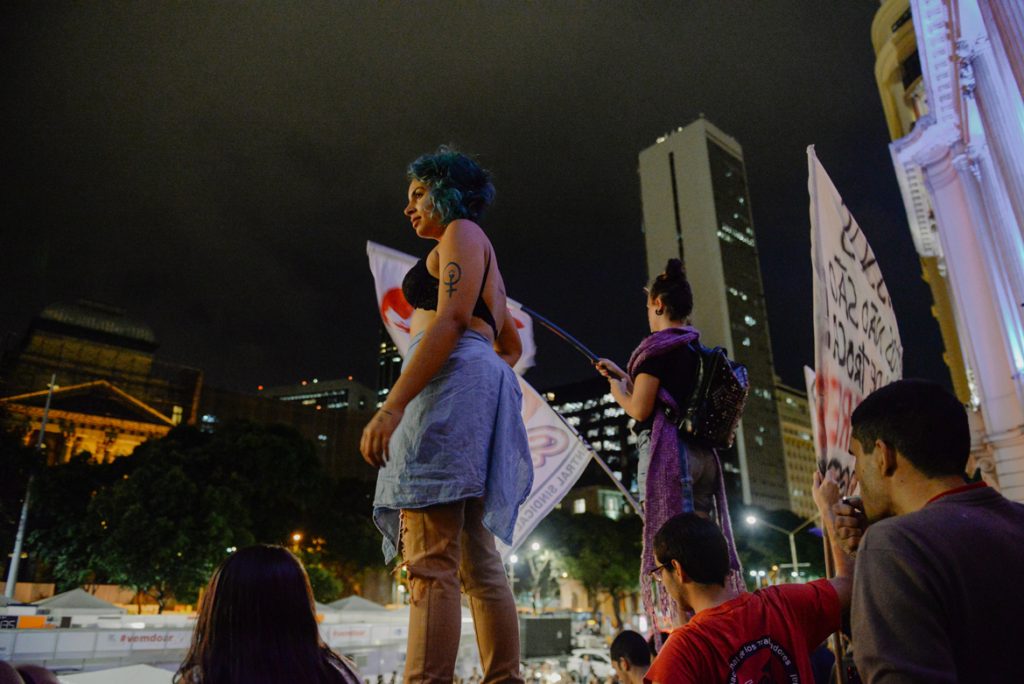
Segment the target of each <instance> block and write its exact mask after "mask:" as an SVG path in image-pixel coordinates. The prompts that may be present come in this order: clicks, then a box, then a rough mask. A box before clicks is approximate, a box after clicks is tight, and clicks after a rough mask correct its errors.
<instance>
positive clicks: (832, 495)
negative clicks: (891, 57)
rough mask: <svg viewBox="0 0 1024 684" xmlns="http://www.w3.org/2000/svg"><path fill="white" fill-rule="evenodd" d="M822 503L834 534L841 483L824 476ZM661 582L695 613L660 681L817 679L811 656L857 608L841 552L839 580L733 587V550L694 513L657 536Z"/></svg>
mask: <svg viewBox="0 0 1024 684" xmlns="http://www.w3.org/2000/svg"><path fill="white" fill-rule="evenodd" d="M814 498H815V503H817V504H818V508H819V510H821V511H823V512H824V513H825V515H824V516H823V518H824V519H825V526H826V528H829V529H831V525H832V524H831V519H830V517H831V516H829V515H828V513H829V509H830V507H831V505H832V504H833V503H835V502H836V501H837V500H838V498H839V488H838V487H837V486H836V485H835V483H834V482H831V481H826V482H824V483H822V481H821V477H820V475H816V477H815V484H814ZM654 553H655V556H656V558H657V560H658V564H659V565H658V567H657V568H656V569H655V570H654V572H655V579H657V580H658V581H660V582H662V584H663V585H664V587H665V590H666V591H667V592H668V594H669V595H670V596H671V597H672V598H673V599H674V600H675V602H676V604H677V605H678V608H679V611H680V613H682V612H683V611H684V610H689V611H693V612H694V613H695V615H694V616H693V617H692V618H691V619H690V620H689V622H687V623H686V624H685V625H683V626H682V627H678V628H676V629H675V630H673V632H672V634H671V635H670V636H669V638H668V641H666V642H665V645H664V646H663V647H662V649H661V651H659V653H658V657H657V658H655V659H654V663H653V664H652V665H651V668H650V670H648V671H647V676H646V681H648V682H656V683H658V684H710V683H711V682H729V681H733V682H786V683H787V684H810V683H812V682H814V674H813V670H812V667H811V661H810V653H811V651H813V650H814V649H815V648H816V647H818V646H819V645H820V644H821V643H822V642H823V641H824V640H825V639H826V637H828V635H829V634H831V633H833V632H836V631H838V630H839V628H840V624H841V616H842V613H843V611H845V610H846V609H847V608H848V607H849V605H850V591H851V585H852V573H853V559H851V558H850V557H849V556H847V555H846V554H845V553H843V552H842V551H841V550H838V549H837V551H836V554H835V555H836V576H835V577H833V578H832V579H829V580H824V579H822V580H816V581H814V582H808V583H807V584H780V585H778V586H773V587H767V588H765V589H759V590H757V591H754V592H750V593H748V592H744V593H737V592H736V591H735V590H734V589H732V588H730V587H729V585H728V583H727V582H726V578H727V577H728V575H729V571H730V569H729V552H728V550H727V549H726V542H725V538H724V537H723V536H722V532H721V530H719V529H718V527H717V526H716V525H715V524H714V523H712V522H711V521H709V520H706V519H704V518H701V517H699V516H698V515H696V514H694V513H683V514H681V515H677V516H675V517H674V518H672V519H671V520H669V521H668V522H667V523H665V525H664V526H663V527H662V528H661V530H659V531H658V534H657V535H656V536H655V538H654Z"/></svg>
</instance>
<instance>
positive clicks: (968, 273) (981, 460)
mask: <svg viewBox="0 0 1024 684" xmlns="http://www.w3.org/2000/svg"><path fill="white" fill-rule="evenodd" d="M901 5H902V7H900V6H901ZM903 8H906V10H903ZM908 12H909V15H908ZM908 17H910V18H912V21H913V34H914V35H913V38H914V39H915V40H916V55H913V54H906V53H907V52H908V50H912V49H913V47H914V46H913V45H910V46H909V48H908V46H907V44H906V41H904V40H901V39H900V38H899V37H898V36H897V34H898V33H899V32H900V30H902V31H903V33H904V34H905V33H906V32H907V29H906V27H905V24H906V23H907V22H908ZM887 28H891V34H892V36H895V38H892V39H891V42H892V43H893V45H899V44H900V43H902V46H901V47H900V51H902V52H903V53H904V54H905V56H906V59H904V60H903V61H901V62H900V66H901V68H902V69H903V76H904V78H903V83H902V84H900V85H902V86H903V87H905V91H903V92H901V93H900V95H901V96H902V98H903V103H904V104H905V105H906V107H907V111H909V112H910V113H909V114H906V113H905V114H904V117H905V118H908V117H909V119H912V120H908V121H907V122H904V123H905V124H907V125H906V126H905V130H908V131H909V132H908V133H907V134H906V135H904V136H903V137H900V138H898V139H896V140H894V141H893V142H892V144H891V145H890V149H891V152H892V158H893V163H894V165H895V168H896V175H897V178H898V180H899V184H900V188H901V190H902V193H903V200H904V204H905V205H906V208H907V217H908V220H909V222H910V227H911V231H912V232H913V234H914V242H915V245H916V246H917V249H918V252H919V253H920V254H921V256H922V257H923V258H925V257H928V258H934V259H936V260H937V263H938V264H939V271H940V272H941V273H942V275H943V277H944V278H945V280H946V287H948V291H949V295H950V302H951V304H952V307H951V308H952V313H953V317H954V318H955V330H956V334H957V336H958V338H959V346H960V348H961V352H962V355H963V362H964V366H965V368H966V375H967V382H968V386H969V399H970V404H971V406H972V407H973V409H974V411H973V415H972V419H973V428H974V437H975V439H974V448H973V453H974V458H975V462H976V463H977V465H979V466H980V467H981V470H982V473H983V475H984V477H985V479H986V480H988V481H989V482H991V483H993V484H996V485H998V486H999V487H1000V488H1001V489H1002V491H1003V493H1004V494H1005V495H1006V496H1008V497H1009V498H1011V499H1015V500H1017V501H1024V100H1022V96H1021V93H1022V90H1024V2H1022V0H909V2H907V0H902V1H901V0H886V1H885V2H883V3H882V7H881V9H880V10H879V12H878V17H877V18H876V21H875V26H874V29H873V34H874V35H873V38H874V40H875V43H876V50H878V49H879V42H880V37H881V38H882V42H884V36H881V35H880V34H881V33H882V32H884V31H885V30H886V29H887ZM882 57H883V51H879V64H881V62H882ZM918 60H919V63H920V66H919V69H920V79H919V81H916V80H914V70H916V69H917V68H918V66H917V61H918ZM907 65H909V66H907ZM880 70H883V69H882V67H881V66H877V67H876V74H878V73H879V72H880ZM908 72H909V73H908ZM879 87H880V89H881V91H882V97H883V101H885V100H886V97H887V90H886V85H885V83H883V79H882V77H881V76H880V77H879ZM889 95H891V93H889ZM886 109H887V112H886V113H887V116H889V115H891V114H892V111H890V110H892V106H891V104H890V103H886ZM889 118H890V127H891V128H892V127H893V121H892V117H891V116H889ZM923 260H924V259H923Z"/></svg>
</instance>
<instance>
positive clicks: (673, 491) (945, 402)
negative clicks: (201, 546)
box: [0, 147, 1024, 684]
mask: <svg viewBox="0 0 1024 684" xmlns="http://www.w3.org/2000/svg"><path fill="white" fill-rule="evenodd" d="M408 177H409V187H408V193H407V204H406V208H405V215H406V217H407V218H408V219H409V221H410V224H411V227H412V229H413V230H414V231H415V232H416V234H417V235H418V236H419V237H421V238H424V239H427V240H430V241H433V242H436V243H437V244H436V245H435V246H434V247H433V249H431V251H430V252H429V253H428V255H427V256H426V257H425V258H424V259H421V260H420V261H419V262H417V264H416V265H415V266H414V267H413V268H412V269H411V270H410V271H409V273H408V275H407V276H406V278H405V281H404V283H403V287H402V289H403V292H404V294H405V297H406V299H407V301H408V302H409V303H410V305H411V306H412V307H413V313H412V317H411V321H410V334H411V336H412V342H411V346H410V348H409V350H408V353H407V355H406V360H405V364H404V366H403V370H402V373H401V375H400V377H399V379H398V381H397V382H396V383H395V385H394V387H393V388H392V389H391V391H390V392H389V393H388V395H387V399H386V401H385V402H384V404H383V405H382V406H381V408H380V409H379V410H378V411H377V412H376V414H375V415H374V417H373V419H372V420H371V421H370V423H369V424H368V425H367V426H366V428H365V430H364V432H363V435H362V438H361V442H360V450H361V452H362V454H363V457H364V459H365V460H366V462H367V463H368V464H370V465H371V466H373V467H374V468H377V469H378V473H379V474H378V481H377V489H376V494H375V499H374V510H373V517H374V521H375V522H376V524H377V526H378V527H379V528H380V530H381V532H382V534H383V550H384V555H385V559H386V560H387V561H391V560H392V559H393V558H394V557H396V556H397V555H399V554H400V555H401V566H402V567H404V568H405V569H406V570H407V572H408V577H409V584H410V624H409V631H408V645H407V652H406V660H405V664H404V672H403V673H402V677H403V679H404V681H405V682H408V683H420V682H453V681H454V682H460V683H461V682H466V683H467V684H484V683H486V684H491V683H492V682H523V681H536V682H540V681H544V682H559V681H563V682H564V681H569V680H570V679H571V680H573V681H581V682H586V683H587V684H590V683H591V682H597V681H598V674H597V673H596V672H594V671H592V670H589V669H587V671H579V672H575V673H569V672H565V671H564V669H560V668H559V667H557V666H555V665H551V664H539V665H529V666H527V667H526V668H525V669H524V668H523V667H521V663H520V647H519V629H518V618H517V614H516V607H515V602H514V599H513V596H512V593H511V590H510V587H509V583H508V581H507V580H506V577H505V573H504V567H503V564H502V560H501V557H500V555H499V554H498V551H497V549H496V547H495V541H494V540H495V538H498V539H501V540H502V541H504V542H506V543H511V541H512V532H513V528H514V525H515V521H516V516H517V512H518V508H519V506H520V505H521V504H522V503H523V502H524V500H525V499H526V497H527V496H528V494H529V492H530V489H531V487H532V477H533V470H532V463H531V456H530V450H529V444H528V440H527V436H526V432H525V428H524V425H523V422H522V420H521V417H520V410H521V403H522V394H521V391H520V389H519V384H518V381H517V379H516V376H515V374H514V372H513V371H512V366H513V365H515V363H516V361H517V360H518V358H519V356H520V353H521V349H522V345H521V341H520V339H519V336H518V333H517V331H516V325H515V323H514V321H513V320H512V318H511V316H510V315H509V314H508V309H507V306H506V295H505V283H504V280H503V278H502V274H501V271H500V269H499V263H498V259H497V255H496V254H495V251H494V248H493V246H492V244H491V242H490V240H489V239H488V238H487V236H486V234H485V233H484V232H483V230H482V229H481V228H480V226H479V224H478V223H477V222H478V221H479V220H480V216H481V215H482V213H483V211H484V210H485V209H486V208H487V206H488V205H489V204H490V203H491V201H492V200H493V198H494V186H493V184H492V182H491V177H490V174H489V173H488V172H487V171H485V170H484V169H482V168H481V167H480V166H479V165H478V164H477V163H476V161H474V160H473V159H471V158H470V157H468V156H466V155H463V154H461V153H459V152H456V151H455V150H452V149H449V148H446V147H442V148H440V149H439V150H437V152H435V153H432V154H427V155H423V156H421V157H419V158H418V159H416V160H415V161H414V162H413V163H412V164H411V165H410V167H409V169H408ZM645 300H646V305H647V319H648V324H649V327H650V330H651V334H650V336H648V337H647V338H645V339H644V340H643V341H642V342H641V344H640V345H639V346H638V347H637V350H636V351H635V352H634V354H633V356H632V358H631V359H630V362H629V364H627V368H626V370H623V369H622V368H620V367H619V366H618V365H617V364H615V363H614V362H612V361H611V360H609V359H600V360H599V361H598V362H597V363H596V364H595V365H596V368H597V370H598V372H600V373H601V374H602V375H604V376H605V377H606V378H607V379H608V382H609V389H610V392H611V394H612V396H613V397H614V399H615V400H616V401H617V402H618V403H619V404H620V405H621V406H622V407H623V409H624V410H625V411H626V413H628V414H629V416H631V417H632V418H633V419H635V421H636V427H635V431H636V433H637V442H638V446H639V452H640V459H639V460H640V462H639V467H638V470H639V472H638V476H639V484H640V493H641V499H642V505H643V512H644V556H643V558H642V559H640V561H641V562H640V565H641V585H642V587H644V588H645V589H652V590H653V588H654V587H656V586H657V587H660V588H661V589H662V590H663V591H658V592H653V591H652V594H653V593H657V594H658V595H659V596H660V597H662V599H663V601H662V604H661V606H662V607H664V606H666V605H667V606H668V607H669V608H671V609H672V611H671V612H672V614H673V615H674V616H675V619H676V624H677V625H679V626H677V627H676V628H675V629H674V630H673V631H672V632H671V633H670V634H669V635H668V636H667V639H665V640H664V643H661V641H662V640H661V638H660V635H657V636H655V637H654V638H646V637H645V636H644V635H641V634H638V633H636V632H631V631H625V632H622V633H620V634H618V635H617V636H616V637H615V638H614V640H613V641H612V642H611V645H610V653H609V655H610V658H611V662H612V669H613V671H614V678H615V679H617V680H618V681H620V682H623V683H624V684H641V683H652V684H685V683H692V684H708V683H712V682H757V683H768V682H788V683H789V684H796V683H800V682H803V683H810V682H822V681H830V679H829V677H830V668H832V667H835V665H833V664H832V663H831V662H830V660H831V656H830V654H829V652H828V651H827V650H826V649H825V648H824V644H825V642H826V639H827V638H828V637H829V636H830V635H832V634H836V633H839V632H844V631H845V632H846V633H847V634H848V635H849V637H850V638H849V644H850V647H851V650H852V654H853V661H854V662H855V664H856V668H855V670H851V671H850V672H848V673H847V672H846V668H845V663H843V662H840V663H838V667H839V668H840V669H841V670H843V673H844V675H845V674H849V675H850V677H851V678H847V679H846V681H856V680H855V679H852V677H859V679H860V680H861V681H863V682H868V683H870V684H880V683H896V682H922V683H925V682H927V683H930V684H932V683H944V682H949V683H953V682H979V683H988V682H993V683H994V682H1010V681H1020V680H1021V674H1020V673H1019V672H1020V671H1021V670H1022V669H1024V668H1021V667H1020V666H1018V665H1017V664H1016V657H1015V655H1014V654H1015V652H1016V648H1017V647H1018V644H1019V643H1020V642H1021V641H1022V637H1024V628H1022V627H1021V626H1020V625H1021V620H1020V616H1021V615H1024V592H1022V591H1020V590H1019V588H1018V587H1017V586H1016V585H1017V583H1018V582H1019V578H1020V577H1022V576H1024V505H1021V504H1018V503H1013V502H1010V501H1008V500H1007V499H1006V498H1004V497H1003V496H1001V495H1000V494H999V493H998V492H997V491H996V490H995V489H993V488H991V487H988V486H986V485H985V484H984V483H983V482H974V483H970V484H968V483H966V481H965V475H964V473H965V469H966V466H967V461H968V457H969V454H970V449H971V433H970V428H969V425H968V418H967V414H966V411H965V409H964V407H963V405H961V404H960V403H959V401H958V400H957V399H956V398H955V397H954V396H953V395H952V394H950V393H949V392H948V391H947V390H945V389H943V388H942V387H940V386H938V385H936V384H934V383H930V382H926V381H922V380H900V381H896V382H894V383H892V384H890V385H887V386H885V387H883V388H881V389H879V390H877V391H875V392H873V393H872V394H870V395H869V396H868V397H866V398H865V399H864V400H863V402H862V403H861V404H860V405H859V406H858V407H857V408H856V410H855V411H854V412H853V414H852V421H851V422H852V433H851V434H852V439H851V452H852V454H853V456H854V457H855V458H856V465H855V474H856V480H857V482H858V483H859V489H860V496H859V497H855V498H848V497H842V496H841V494H842V492H841V491H840V484H839V483H837V482H836V481H834V480H833V479H832V478H831V475H830V473H829V471H828V470H827V469H823V470H822V472H819V473H816V474H815V477H814V483H813V492H814V500H815V503H816V504H817V506H818V509H819V512H820V515H821V519H822V527H823V528H824V530H825V531H826V533H827V538H828V539H830V540H831V556H832V559H833V561H834V576H832V577H830V578H828V579H821V580H816V581H813V582H809V583H806V584H787V585H778V586H772V587H767V588H764V589H759V590H757V591H754V592H748V591H746V588H745V587H744V586H743V584H742V580H741V579H740V572H739V571H740V567H739V562H738V557H737V554H736V549H735V545H734V543H733V539H732V534H731V527H730V523H729V513H728V506H727V502H726V501H725V495H724V488H723V476H722V469H721V463H720V462H719V460H718V456H717V453H716V452H715V449H713V448H709V447H708V446H707V445H706V444H704V445H702V444H699V443H696V442H694V441H693V440H691V439H689V438H688V437H687V435H686V434H684V432H683V431H682V430H681V428H680V423H679V420H678V414H679V411H680V407H682V406H684V405H686V403H687V402H688V400H689V399H690V398H691V397H692V396H693V393H694V392H695V388H696V385H697V378H698V377H699V364H700V357H699V354H700V347H699V345H698V340H699V337H700V333H699V331H697V330H696V329H695V328H693V327H692V326H691V325H690V316H691V313H692V310H693V294H692V291H691V289H690V284H689V282H688V281H687V279H686V274H685V270H684V268H683V264H682V263H681V262H680V261H679V260H678V259H672V260H669V261H668V263H667V264H666V267H665V271H664V272H663V273H662V274H660V275H659V276H658V277H657V278H656V279H655V280H654V282H653V283H652V284H651V287H650V288H649V289H646V290H645ZM844 485H845V483H844ZM463 593H464V594H465V595H466V597H467V599H468V603H469V607H470V609H471V612H472V615H473V621H474V625H475V630H476V638H477V645H478V650H479V655H480V669H479V670H474V672H473V673H472V674H471V675H469V676H466V677H458V676H456V674H455V667H456V658H457V653H458V645H459V638H460V634H461V602H462V594H463ZM645 596H646V594H645ZM646 605H647V607H648V609H649V612H651V611H655V609H656V608H657V607H656V606H654V605H653V604H651V603H647V604H646ZM652 616H653V613H652ZM655 624H657V623H656V622H655ZM0 664H2V663H0ZM397 676H398V674H397V673H392V674H391V676H390V678H389V679H388V684H394V682H395V681H396V677H397ZM602 676H603V675H602ZM362 681H366V682H367V683H368V684H371V683H370V680H368V679H367V680H363V679H362V678H361V677H360V675H359V673H358V672H357V671H356V668H355V666H354V665H353V663H352V662H350V661H349V660H347V659H346V658H344V657H342V656H341V655H338V654H337V653H335V652H333V651H332V650H331V649H330V648H328V647H327V645H326V644H325V643H324V641H323V640H322V638H321V636H320V632H319V629H318V627H317V622H316V615H315V606H314V602H313V596H312V591H311V589H310V584H309V579H308V577H307V575H306V573H305V570H304V569H303V567H302V565H301V563H300V562H299V561H298V560H297V559H296V558H295V557H294V556H293V555H292V554H291V553H290V552H289V551H288V550H286V549H284V548H281V547H277V546H266V545H260V546H253V547H248V548H244V549H241V550H239V551H237V552H235V553H233V554H232V555H231V556H230V557H228V558H227V559H226V560H225V562H224V563H223V564H222V565H221V566H220V567H219V568H218V569H217V570H216V572H215V573H214V575H213V577H212V579H211V580H210V583H209V586H208V587H207V590H206V592H205V593H204V595H203V598H202V601H201V605H200V612H199V616H198V619H197V622H196V627H195V631H194V635H193V641H192V644H191V647H190V649H189V651H188V654H187V657H186V658H185V660H184V662H183V663H182V664H181V667H180V668H179V670H178V672H177V673H176V675H175V682H179V683H180V684H253V683H257V682H267V683H272V682H273V683H276V682H309V683H313V684H359V683H360V682H362ZM384 682H385V678H384V677H383V676H379V677H378V678H377V684H384Z"/></svg>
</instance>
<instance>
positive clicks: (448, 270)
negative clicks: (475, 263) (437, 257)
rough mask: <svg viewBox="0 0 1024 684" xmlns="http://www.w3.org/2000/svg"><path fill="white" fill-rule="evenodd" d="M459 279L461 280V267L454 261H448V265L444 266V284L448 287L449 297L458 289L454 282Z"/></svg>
mask: <svg viewBox="0 0 1024 684" xmlns="http://www.w3.org/2000/svg"><path fill="white" fill-rule="evenodd" d="M460 280H462V267H461V266H459V265H458V264H457V263H455V262H454V261H449V262H448V265H447V266H445V267H444V284H445V285H446V286H447V287H448V297H449V299H450V298H451V296H452V295H453V294H454V293H455V292H456V290H457V289H458V288H456V287H455V283H457V282H459V281H460Z"/></svg>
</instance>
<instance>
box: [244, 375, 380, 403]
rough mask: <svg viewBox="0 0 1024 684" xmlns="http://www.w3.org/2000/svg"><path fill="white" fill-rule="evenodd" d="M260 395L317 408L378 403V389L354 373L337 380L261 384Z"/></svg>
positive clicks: (315, 379)
mask: <svg viewBox="0 0 1024 684" xmlns="http://www.w3.org/2000/svg"><path fill="white" fill-rule="evenodd" d="M259 391H260V394H261V396H264V397H268V398H271V399H277V400H279V401H294V402H298V403H299V404H301V405H302V406H307V407H311V408H314V409H316V410H321V409H322V410H327V411H339V410H345V409H349V408H352V409H357V410H366V409H373V408H374V407H375V406H376V402H377V396H376V393H375V392H374V391H373V390H371V389H370V388H369V387H367V386H366V385H363V384H361V383H359V382H356V381H355V380H353V379H352V377H351V376H349V377H348V378H341V379H337V380H320V379H318V378H314V379H312V380H303V381H301V382H298V383H295V384H294V385H281V386H278V387H267V388H265V389H264V388H261V389H260V390H259Z"/></svg>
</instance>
